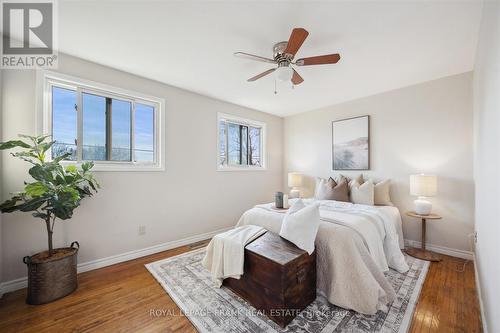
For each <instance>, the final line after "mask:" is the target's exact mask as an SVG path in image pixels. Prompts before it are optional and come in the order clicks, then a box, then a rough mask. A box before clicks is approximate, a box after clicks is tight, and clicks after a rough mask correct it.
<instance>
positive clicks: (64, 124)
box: [52, 86, 155, 162]
mask: <svg viewBox="0 0 500 333" xmlns="http://www.w3.org/2000/svg"><path fill="white" fill-rule="evenodd" d="M77 94H78V93H77V91H76V90H71V89H66V88H61V87H57V86H53V87H52V135H53V139H54V140H55V141H56V143H55V144H54V145H53V147H52V157H56V156H60V155H62V154H64V153H68V152H69V153H71V157H70V159H71V160H77V159H78V156H77V155H78V154H77V152H78V149H77V148H78V140H77V138H78V135H77V133H78V110H77V100H78V96H77ZM81 101H82V143H81V150H82V156H81V159H82V160H92V161H121V162H127V161H128V162H130V161H138V162H154V157H155V151H154V148H155V147H154V135H155V133H154V126H155V117H154V114H155V108H154V107H153V106H151V105H147V104H143V103H139V102H136V103H135V112H133V106H134V105H133V103H132V102H131V101H129V100H122V99H117V98H111V97H107V96H101V95H98V94H93V93H87V92H82V93H81ZM132 113H134V115H133V116H132ZM132 134H133V135H132ZM132 140H133V144H132Z"/></svg>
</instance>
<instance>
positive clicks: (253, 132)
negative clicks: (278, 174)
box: [219, 119, 262, 166]
mask: <svg viewBox="0 0 500 333" xmlns="http://www.w3.org/2000/svg"><path fill="white" fill-rule="evenodd" d="M261 131H262V128H260V127H255V126H251V125H245V124H239V123H236V122H231V121H230V120H226V119H222V120H220V123H219V160H220V165H221V166H226V165H229V166H231V165H233V166H245V165H247V166H248V165H249V166H262V160H261V150H262V147H261V145H262V142H261V141H262V140H261V135H262V134H261Z"/></svg>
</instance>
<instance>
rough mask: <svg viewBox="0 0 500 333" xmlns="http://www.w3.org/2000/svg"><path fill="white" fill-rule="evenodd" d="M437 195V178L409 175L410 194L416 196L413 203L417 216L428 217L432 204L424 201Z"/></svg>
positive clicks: (433, 176)
mask: <svg viewBox="0 0 500 333" xmlns="http://www.w3.org/2000/svg"><path fill="white" fill-rule="evenodd" d="M436 193H437V177H436V176H435V175H424V174H419V175H411V176H410V194H411V195H416V196H418V199H416V200H415V201H414V203H415V213H417V214H419V215H429V214H430V213H431V210H432V204H431V203H430V202H429V201H428V200H426V197H431V196H434V195H436Z"/></svg>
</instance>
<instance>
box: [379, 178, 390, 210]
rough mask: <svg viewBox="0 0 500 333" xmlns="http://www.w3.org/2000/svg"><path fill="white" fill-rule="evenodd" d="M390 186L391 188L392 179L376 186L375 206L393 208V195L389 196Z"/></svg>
mask: <svg viewBox="0 0 500 333" xmlns="http://www.w3.org/2000/svg"><path fill="white" fill-rule="evenodd" d="M390 186H391V181H390V179H386V180H383V181H381V182H378V183H377V184H375V186H374V195H375V198H374V202H375V205H382V206H393V204H392V202H391V195H390V194H389V187H390Z"/></svg>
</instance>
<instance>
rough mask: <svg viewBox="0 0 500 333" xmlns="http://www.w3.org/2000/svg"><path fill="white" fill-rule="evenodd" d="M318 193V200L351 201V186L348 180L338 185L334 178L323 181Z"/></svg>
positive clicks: (319, 185)
mask: <svg viewBox="0 0 500 333" xmlns="http://www.w3.org/2000/svg"><path fill="white" fill-rule="evenodd" d="M316 193H317V196H316V199H318V200H337V201H349V186H348V185H347V181H346V180H342V182H340V183H337V182H336V181H335V180H333V178H330V179H328V180H327V181H325V180H324V179H323V180H322V181H320V183H319V184H318V191H317V192H316Z"/></svg>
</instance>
